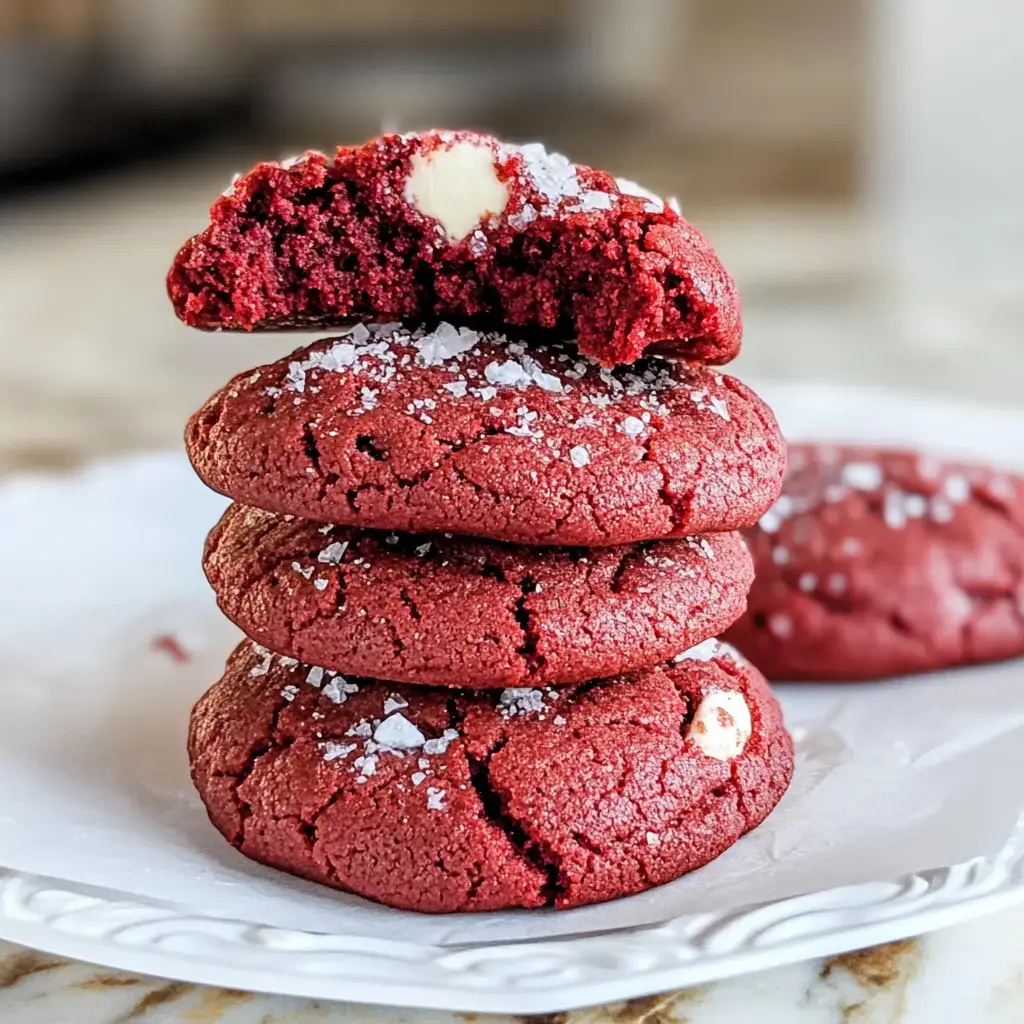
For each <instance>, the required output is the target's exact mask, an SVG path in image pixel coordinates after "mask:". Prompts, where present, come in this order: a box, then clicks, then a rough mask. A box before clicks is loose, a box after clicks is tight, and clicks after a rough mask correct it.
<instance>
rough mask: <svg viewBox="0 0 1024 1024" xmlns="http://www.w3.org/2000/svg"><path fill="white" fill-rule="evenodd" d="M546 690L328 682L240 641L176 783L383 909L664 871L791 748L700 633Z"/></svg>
mask: <svg viewBox="0 0 1024 1024" xmlns="http://www.w3.org/2000/svg"><path fill="white" fill-rule="evenodd" d="M688 653H689V657H687V656H686V655H683V656H680V659H679V660H677V661H676V662H675V663H673V664H669V665H666V666H663V667H661V668H655V669H650V670H647V671H644V672H639V673H636V674H633V675H628V676H620V677H618V678H616V679H613V680H610V681H600V682H595V683H590V684H587V685H584V686H580V687H575V688H567V689H564V690H561V691H554V690H540V689H509V690H504V691H494V692H489V693H488V692H480V693H476V694H470V693H452V692H451V691H449V690H436V689H425V688H422V687H419V688H417V687H400V686H398V687H396V686H393V685H391V684H387V683H380V682H368V681H365V680H345V679H343V678H342V677H341V676H336V675H333V674H331V673H326V672H324V671H323V670H321V669H310V668H309V667H307V666H304V665H299V664H298V663H297V662H295V661H292V660H290V659H281V658H278V657H275V656H273V655H271V654H269V653H268V652H265V651H262V649H259V648H254V647H253V645H251V644H250V643H248V642H246V643H243V644H242V645H241V646H240V647H239V648H238V649H237V650H236V651H235V653H234V654H233V655H232V657H231V659H230V660H229V662H228V666H227V671H226V673H225V675H224V677H223V678H222V679H221V681H220V682H219V683H217V684H216V685H215V686H214V687H212V689H210V690H209V691H208V692H207V693H206V695H205V696H204V697H202V698H201V699H200V701H199V703H198V704H197V705H196V707H195V710H194V711H193V713H192V722H191V728H190V732H189V744H188V746H189V757H190V760H191V765H192V777H193V780H194V781H195V784H196V787H197V788H198V790H199V794H200V796H201V797H202V799H203V802H204V803H205V804H206V807H207V810H208V812H209V815H210V818H211V820H212V821H213V823H214V825H215V826H216V827H217V828H218V829H219V830H220V832H221V833H223V835H224V836H225V838H226V839H227V840H228V841H229V842H230V843H231V844H232V845H233V846H235V847H237V849H238V850H239V851H240V852H241V853H243V854H245V856H247V857H251V858H252V859H253V860H257V861H260V862H262V863H264V864H268V865H270V866H272V867H276V868H281V869H282V870H284V871H289V872H292V873H293V874H296V875H301V876H303V877H305V878H310V879H312V880H314V881H317V882H322V883H323V884H325V885H329V886H333V887H335V888H338V889H342V890H345V891H347V892H352V893H356V894H358V895H360V896H364V897H366V898H367V899H371V900H376V901H377V902H380V903H385V904H388V905H389V906H394V907H400V908H403V909H408V910H419V911H426V912H431V913H444V912H450V911H471V910H497V909H500V908H503V907H538V906H544V905H553V906H555V907H574V906H578V905H580V904H584V903H597V902H600V901H602V900H609V899H614V898H615V897H618V896H625V895H628V894H630V893H635V892H639V891H641V890H643V889H648V888H650V887H651V886H654V885H660V884H662V883H664V882H668V881H671V880H672V879H674V878H677V877H679V876H680V875H682V874H684V873H685V872H687V871H692V870H693V869H694V868H698V867H700V866H701V865H703V864H706V863H707V862H708V861H710V860H712V859H714V858H715V857H717V856H718V855H719V854H721V853H722V852H723V851H724V850H726V849H727V848H728V847H729V846H731V845H732V844H733V843H734V842H736V840H737V839H738V838H739V837H740V836H742V835H743V834H744V833H745V832H747V831H749V830H750V829H752V828H754V827H755V826H756V825H758V824H759V823H760V822H761V821H762V820H763V819H764V818H765V817H766V816H767V814H768V813H769V812H770V811H771V809H772V808H773V807H774V806H775V804H776V803H778V801H779V799H780V797H781V796H782V794H783V793H784V792H785V790H786V787H787V786H788V784H789V781H790V778H791V776H792V772H793V748H792V743H791V741H790V738H789V736H788V734H787V733H786V731H785V729H784V728H783V725H782V716H781V712H780V709H779V706H778V704H777V703H776V701H775V698H774V697H773V696H772V695H771V693H770V691H769V689H768V686H767V684H766V683H765V681H764V679H763V678H762V677H761V676H760V675H759V674H758V673H757V671H756V670H754V669H752V668H751V667H750V666H749V665H746V664H745V663H744V662H742V661H738V660H736V659H735V657H734V656H733V655H731V654H730V653H729V652H728V650H723V649H721V648H720V647H719V645H718V644H717V642H716V641H714V640H711V641H707V642H705V643H704V644H702V645H701V646H700V647H698V648H697V649H696V650H695V651H692V652H688Z"/></svg>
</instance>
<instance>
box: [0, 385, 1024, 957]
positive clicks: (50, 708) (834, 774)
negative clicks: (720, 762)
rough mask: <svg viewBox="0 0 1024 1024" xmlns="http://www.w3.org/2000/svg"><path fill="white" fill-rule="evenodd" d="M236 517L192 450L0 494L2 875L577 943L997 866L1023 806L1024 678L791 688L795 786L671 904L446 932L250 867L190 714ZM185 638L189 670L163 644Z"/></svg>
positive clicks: (673, 891) (362, 923) (206, 665)
mask: <svg viewBox="0 0 1024 1024" xmlns="http://www.w3.org/2000/svg"><path fill="white" fill-rule="evenodd" d="M763 390H764V393H765V394H766V397H768V399H769V401H772V402H773V403H774V404H775V406H776V409H777V412H779V414H780V419H781V420H782V422H783V425H784V427H785V428H786V429H787V433H788V434H789V435H790V436H791V437H796V436H827V437H833V438H849V439H875V440H901V441H909V442H918V443H920V444H925V445H927V447H929V448H931V449H932V450H937V451H944V450H945V451H949V450H953V451H957V452H960V453H963V454H967V455H975V456H979V455H980V456H983V457H984V456H986V455H987V456H988V457H989V458H990V459H992V460H994V461H997V462H1001V463H1003V464H1005V465H1009V466H1013V465H1014V463H1015V462H1016V463H1017V464H1018V465H1019V464H1020V460H1021V459H1022V458H1024V417H1019V416H1016V415H1014V414H1012V413H1006V412H1004V413H998V412H993V411H986V410H980V409H978V410H965V409H958V408H956V407H952V408H951V407H947V406H943V405H939V404H936V403H929V402H925V401H921V400H909V399H907V398H904V397H902V396H885V395H878V394H865V393H864V392H854V393H852V394H851V393H844V392H840V391H835V390H827V389H806V388H793V387H789V388H770V387H765V388H764V389H763ZM223 505H224V502H223V500H222V499H220V498H218V497H216V496H214V495H212V494H210V493H209V492H207V491H206V490H205V489H204V488H203V487H202V486H201V485H200V484H199V483H198V481H196V479H195V478H194V477H193V476H192V474H191V471H190V470H189V468H188V466H187V463H186V462H185V460H184V458H183V457H182V456H180V455H177V454H165V455H156V456H146V457H139V458H134V459H129V460H123V461H118V462H108V463H102V464H98V465H95V466H93V467H91V468H89V469H87V470H85V471H83V472H81V473H79V474H76V475H74V476H72V477H66V478H45V477H38V478H18V479H15V480H12V481H9V482H7V483H5V484H4V485H3V486H2V487H0V566H2V573H0V609H2V613H3V614H2V617H0V665H2V666H3V669H2V672H3V674H2V679H3V683H2V686H3V690H2V693H3V703H2V709H3V729H2V737H3V739H2V741H0V864H2V865H4V866H7V867H10V868H15V869H18V870H24V871H30V872H33V873H36V874H42V875H50V876H53V877H54V878H57V879H66V880H71V881H75V882H78V883H87V884H92V885H95V886H100V887H104V888H107V889H111V890H116V891H119V892H123V893H128V894H133V895H140V896H145V897H148V898H151V899H157V900H161V901H164V902H169V903H175V904H179V905H184V906H186V907H188V908H189V909H190V910H192V911H194V912H195V913H200V914H208V915H214V916H224V917H230V918H235V919H240V920H247V921H252V922H257V923H266V924H274V925H279V926H283V927H291V928H300V929H311V930H316V931H324V932H331V931H339V930H342V929H343V930H344V931H345V932H347V933H349V934H351V933H357V934H361V933H365V934H366V935H367V936H378V937H388V938H398V939H403V940H406V941H414V942H422V943H442V944H446V943H464V942H473V941H488V942H495V941H502V940H512V939H517V938H525V937H531V938H538V937H542V936H554V935H564V934H579V933H583V932H587V931H594V930H604V929H609V928H614V927H620V926H626V925H638V924H644V923H653V922H658V921H663V920H666V919H668V918H671V917H675V916H677V915H680V914H685V913H688V912H693V911H710V910H723V909H728V908H732V907H738V906H741V905H743V904H746V903H752V902H762V901H767V900H772V899H776V898H781V897H785V896H790V895H796V894H799V893H803V892H809V891H813V890H818V889H822V888H828V887H832V886H836V885H843V884H848V883H855V882H864V881H877V880H887V879H891V878H895V877H897V876H899V875H901V874H904V873H907V872H911V871H917V870H922V869H926V868H933V867H941V866H945V865H950V864H955V863H959V862H961V861H964V860H967V859H969V858H970V857H973V856H976V855H983V854H993V853H995V852H997V851H998V850H999V849H1000V848H1001V847H1002V845H1003V844H1004V843H1005V842H1006V840H1007V838H1008V837H1009V836H1010V834H1011V833H1012V832H1013V830H1014V828H1015V826H1016V822H1017V819H1018V817H1019V815H1020V812H1021V810H1022V808H1024V662H1021V661H1017V662H1008V663H1005V664H1001V665H995V666H988V667H984V668H979V669H967V670H959V671H955V672H948V673H941V674H938V675H933V676H927V677H919V678H915V679H908V680H898V681H893V682H889V683H883V684H874V685H870V686H831V687H829V686H807V685H804V686H790V687H781V688H780V695H781V697H782V700H783V704H784V706H785V711H786V719H787V723H788V725H789V727H790V729H791V731H792V732H793V734H794V737H795V739H796V744H797V770H796V777H795V780H794V783H793V786H792V788H791V789H790V791H789V793H788V794H787V795H786V797H785V799H784V800H783V802H782V804H781V805H780V806H779V808H778V809H777V810H776V811H775V812H774V813H773V814H772V815H771V817H770V818H769V819H768V821H767V822H766V823H765V824H764V825H762V826H761V827H760V828H759V829H757V830H756V831H755V832H753V833H751V834H750V835H749V836H747V837H746V838H744V839H743V840H742V841H741V842H739V843H737V844H736V845H735V846H734V847H733V848H732V849H731V850H729V851H728V852H727V853H726V854H725V855H723V856H722V857H721V858H719V859H718V860H717V861H715V862H714V863H713V864H711V865H709V866H707V867H705V868H703V869H702V870H700V871H698V872H696V873H694V874H692V875H690V876H688V877H686V878H683V879H680V880H679V881H677V882H675V883H672V884H670V885H667V886H663V887H661V888H659V889H657V890H654V891H652V892H649V893H645V894H642V895H639V896H635V897H631V898H628V899H624V900H618V901H615V902H613V903H610V904H606V905H602V906H598V907H590V908H583V909H580V910H574V911H569V912H562V913H556V912H536V911H531V912H512V913H502V914H483V915H454V916H447V917H428V916H424V915H417V914H410V913H405V912H400V911H395V910H390V909H387V908H383V907H378V906H375V905H374V904H371V903H368V902H366V901H364V900H361V899H358V898H355V897H349V896H345V895H343V894H337V893H333V892H330V891H328V890H324V889H322V888H320V887H318V886H315V885H312V884H309V883H305V882H302V881H299V880H296V879H293V878H290V877H289V876H287V875H284V874H281V873H278V872H275V871H272V870H270V869H266V868H263V867H261V866H259V865H256V864H253V863H251V862H249V861H247V860H246V859H245V858H243V857H242V856H241V855H239V854H238V853H236V852H235V851H234V850H233V849H232V848H231V847H230V846H228V845H227V844H226V843H225V842H224V841H223V840H222V839H221V837H220V836H219V835H218V834H217V833H216V832H215V831H214V829H213V828H212V826H211V825H210V824H209V822H208V821H207V818H206V814H205V811H204V809H203V807H202V805H201V803H200V801H199V799H198V797H197V796H196V794H195V792H194V790H193V789H192V786H191V783H190V781H189V778H188V766H187V763H186V756H185V749H184V748H185V730H186V723H187V719H188V713H189V709H190V707H191V705H192V703H193V702H194V701H195V699H196V698H197V697H198V696H199V694H200V693H201V692H202V691H203V690H204V689H205V688H206V687H207V686H209V685H210V684H211V683H212V682H213V681H214V680H216V679H217V678H218V676H219V674H220V671H221V668H222V666H223V661H224V657H225V656H226V654H227V652H228V651H229V650H230V649H231V647H232V646H233V645H234V643H235V642H236V641H237V639H238V634H237V632H236V631H235V630H234V628H233V627H231V626H230V625H228V624H227V623H226V622H225V621H224V620H223V619H222V618H221V617H220V616H219V614H218V613H217V611H216V607H215V605H214V601H213V597H212V595H211V593H210V591H209V589H208V587H207V586H206V583H205V580H204V579H203V576H202V572H201V569H200V566H199V558H200V551H201V546H202V541H203V537H204V536H205V533H206V531H207V530H208V529H209V528H210V526H211V525H212V524H213V522H214V521H215V519H216V517H217V515H218V514H219V512H220V510H221V508H222V507H223ZM161 635H171V636H173V637H175V638H176V640H177V641H178V643H180V644H181V645H182V647H183V648H185V649H186V650H187V651H188V652H189V656H190V657H189V660H188V661H187V662H183V663H181V662H178V661H176V660H175V659H174V658H172V657H171V656H170V655H169V653H168V652H167V651H166V650H162V649H160V648H159V647H155V646H154V644H153V640H154V638H156V637H159V636H161Z"/></svg>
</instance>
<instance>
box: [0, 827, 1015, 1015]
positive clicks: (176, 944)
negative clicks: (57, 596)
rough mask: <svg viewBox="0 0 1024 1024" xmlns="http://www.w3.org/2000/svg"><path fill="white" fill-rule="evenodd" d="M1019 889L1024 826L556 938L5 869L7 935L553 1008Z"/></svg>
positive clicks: (256, 977)
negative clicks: (356, 920)
mask: <svg viewBox="0 0 1024 1024" xmlns="http://www.w3.org/2000/svg"><path fill="white" fill-rule="evenodd" d="M1017 903H1024V828H1018V830H1017V832H1016V833H1015V834H1014V836H1013V837H1012V838H1011V839H1010V841H1009V842H1008V843H1007V844H1006V845H1005V846H1004V847H1003V849H1002V850H1000V851H999V853H997V854H995V855H994V856H991V857H975V858H973V859H971V860H969V861H966V862H964V863H963V864H958V865H955V866H953V867H945V868H936V869H933V870H929V871H922V872H917V873H914V874H909V875H904V876H901V877H900V878H897V879H894V880H892V881H888V882H866V883H861V884H858V885H850V886H842V887H838V888H834V889H827V890H822V891H820V892H815V893H809V894H807V895H802V896H795V897H791V898H789V899H784V900H778V901H775V902H770V903H763V904H752V905H748V906H746V907H742V908H738V909H734V910H730V911H722V912H711V913H702V914H690V915H686V916H683V917H678V918H675V919H673V920H670V921H667V922H665V923H663V924H660V925H655V926H649V927H643V928H626V929H621V930H615V931H610V932H605V933H598V934H590V935H582V936H578V937H565V938H555V939H543V940H531V939H526V940H522V941H517V942H501V943H494V944H487V943H475V944H468V945H462V946H450V947H449V946H445V947H442V946H431V945H420V944H415V943H405V942H400V941H396V940H391V939H368V938H367V937H366V936H365V935H355V934H345V933H344V932H339V933H333V934H325V933H318V932H308V931H298V930H292V929H286V928H279V927H273V926H268V925H255V924H250V923H247V922H242V921H236V920H230V919H226V918H217V917H207V916H203V915H199V914H194V913H191V912H190V911H188V910H187V909H185V908H181V907H176V906H174V905H172V904H163V903H158V902H156V901H153V900H147V899H144V898H139V897H136V896H130V895H127V894H123V893H117V892H110V891H109V890H99V889H95V888H92V887H89V886H84V885H76V884H75V883H72V882H66V881H63V880H59V879H50V878H45V877H43V876H39V875H33V874H28V873H26V872H20V871H13V870H8V869H4V868H0V938H4V939H7V940H9V941H12V942H16V943H20V944H22V945H26V946H31V947H33V948H36V949H40V950H44V951H46V952H49V953H53V954H57V955H64V956H69V957H73V958H76V959H81V960H88V961H91V962H94V963H99V964H102V965H104V966H108V967H112V968H120V969H123V970H128V971H135V972H138V973H142V974H155V975H159V976H162V977H168V978H173V979H176V980H180V981H190V982H196V983H200V984H214V985H221V986H223V985H229V986H234V987H237V988H242V989H248V990H252V991H260V992H270V993H276V994H284V995H296V996H306V997H310V998H320V999H335V1000H343V1001H347V1002H355V1003H373V1004H379V1005H391V1006H401V1007H418V1008H424V1009H436V1010H448V1011H455V1012H466V1013H555V1012H559V1011H563V1010H570V1009H575V1008H578V1007H581V1006H587V1005H594V1004H598V1003H606V1002H614V1001H618V1000H622V999H629V998H635V997H638V996H645V995H650V994H652V993H654V992H660V991H666V990H669V989H674V988H682V987H686V986H690V985H696V984H702V983H706V982H709V981H715V980H719V979H721V978H726V977H731V976H733V975H736V974H742V973H746V972H750V971H757V970H764V969H767V968H770V967H778V966H781V965H784V964H789V963H794V962H797V961H799V960H804V959H808V958H811V957H817V956H830V955H834V954H837V953H841V952H846V951H848V950H851V949H856V948H859V947H862V946H866V945H874V944H876V943H879V942H889V941H893V940H895V939H900V938H906V937H908V936H911V935H916V934H920V933H922V932H924V931H930V930H933V929H936V928H940V927H944V926H946V925H950V924H954V923H957V922H961V921H966V920H969V919H971V918H974V917H978V916H980V915H982V914H985V913H990V912H992V911H994V910H998V909H1001V908H1004V907H1009V906H1012V905H1015V904H1017Z"/></svg>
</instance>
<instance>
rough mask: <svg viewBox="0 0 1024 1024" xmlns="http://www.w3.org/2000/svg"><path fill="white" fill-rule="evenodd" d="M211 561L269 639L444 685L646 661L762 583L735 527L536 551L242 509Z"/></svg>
mask: <svg viewBox="0 0 1024 1024" xmlns="http://www.w3.org/2000/svg"><path fill="white" fill-rule="evenodd" d="M204 568H205V570H206V575H207V578H208V579H209V580H210V583H211V585H212V586H213V588H214V590H215V592H216V594H217V600H218V603H219V604H220V606H221V609H222V610H223V611H224V613H225V614H226V615H227V616H228V618H230V619H231V620H232V621H233V622H234V623H236V625H238V626H239V627H240V628H241V629H242V630H243V632H245V634H246V635H247V636H249V637H251V638H252V639H253V640H255V641H256V642H257V643H260V644H262V645H263V646H265V647H269V648H270V649H271V650H272V651H276V652H277V653H278V654H286V655H291V656H292V657H296V658H299V659H300V660H301V661H306V662H311V663H313V664H315V665H321V666H324V667H326V668H332V669H336V670H337V671H340V672H351V673H353V674H355V675H361V676H369V677H372V678H376V679H388V680H395V681H399V682H406V683H419V684H427V685H435V686H449V687H455V686H461V687H469V688H478V687H499V688H502V687H509V686H538V685H560V684H563V683H579V682H584V681H586V680H588V679H595V678H600V677H604V676H611V675H616V674H618V673H620V672H626V671H630V670H633V669H638V668H646V667H648V666H651V665H655V664H657V663H658V662H661V661H665V660H667V659H668V658H671V657H673V656H674V655H676V654H678V653H679V652H680V651H682V650H686V649H687V648H689V647H692V646H693V645H694V644H697V643H699V642H700V641H702V640H706V639H708V638H709V637H713V636H715V635H717V634H718V633H720V632H721V631H722V630H723V629H724V628H725V627H726V626H728V625H729V624H730V623H732V622H733V621H734V620H735V619H736V618H737V616H738V615H739V614H740V613H741V612H742V610H743V608H744V605H745V597H746V592H747V590H748V589H749V587H750V583H751V581H752V580H753V567H752V563H751V559H750V555H749V553H748V552H747V550H746V546H745V545H744V543H743V541H742V539H741V538H740V536H739V534H737V533H722V534H710V535H708V536H707V537H705V538H684V539H681V540H666V541H651V542H647V543H641V544H632V545H626V546H621V547H613V548H598V549H581V548H571V549H564V548H528V547H523V546H519V545H510V544H500V543H497V542H494V541H485V540H473V539H468V538H465V537H452V538H446V537H444V536H443V535H436V534H432V535H422V534H421V535H412V534H401V535H399V534H388V533H382V532H373V531H365V530H356V529H353V528H350V527H339V526H330V527H326V528H325V527H323V526H319V525H318V524H316V523H313V522H310V521H309V520H301V519H286V518H284V517H282V516H279V515H276V514H275V513H272V512H264V511H261V510H259V509H252V508H246V507H244V506H241V505H232V506H231V507H230V508H229V509H228V510H227V512H225V514H224V516H223V517H222V518H221V521H220V522H219V523H218V524H217V526H216V527H215V528H214V529H213V531H212V532H211V534H210V536H209V538H208V539H207V542H206V550H205V557H204Z"/></svg>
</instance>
